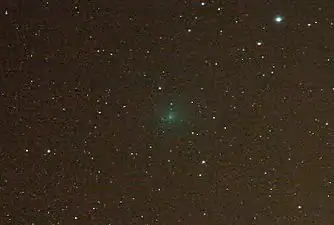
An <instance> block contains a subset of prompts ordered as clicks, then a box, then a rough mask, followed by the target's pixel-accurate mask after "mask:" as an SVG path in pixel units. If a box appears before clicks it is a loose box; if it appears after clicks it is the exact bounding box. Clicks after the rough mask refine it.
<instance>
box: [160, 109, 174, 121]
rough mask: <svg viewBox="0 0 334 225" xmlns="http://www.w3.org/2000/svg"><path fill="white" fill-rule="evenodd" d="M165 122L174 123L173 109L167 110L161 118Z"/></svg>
mask: <svg viewBox="0 0 334 225" xmlns="http://www.w3.org/2000/svg"><path fill="white" fill-rule="evenodd" d="M162 120H163V121H164V122H166V123H170V124H171V123H175V122H176V113H175V112H174V111H173V110H169V111H168V113H167V115H166V116H165V117H163V118H162Z"/></svg>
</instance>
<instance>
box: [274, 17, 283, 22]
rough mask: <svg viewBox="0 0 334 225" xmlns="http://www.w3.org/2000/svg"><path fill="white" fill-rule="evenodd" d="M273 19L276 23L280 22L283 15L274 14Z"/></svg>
mask: <svg viewBox="0 0 334 225" xmlns="http://www.w3.org/2000/svg"><path fill="white" fill-rule="evenodd" d="M275 21H276V23H281V22H282V21H283V17H282V16H276V17H275Z"/></svg>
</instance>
